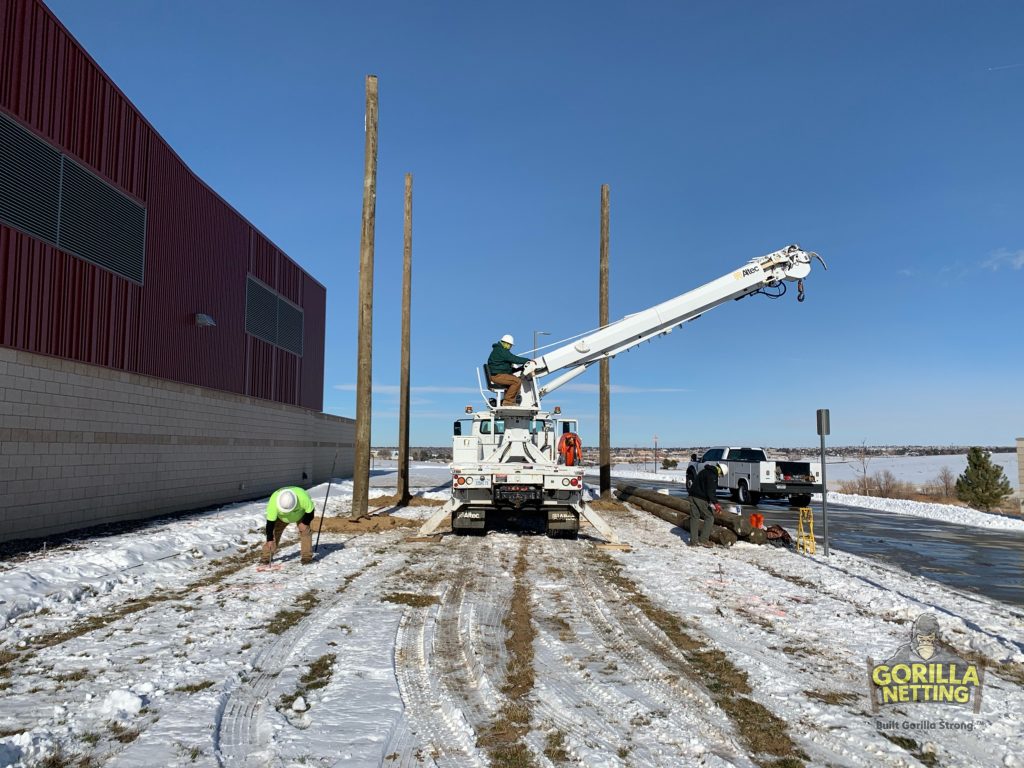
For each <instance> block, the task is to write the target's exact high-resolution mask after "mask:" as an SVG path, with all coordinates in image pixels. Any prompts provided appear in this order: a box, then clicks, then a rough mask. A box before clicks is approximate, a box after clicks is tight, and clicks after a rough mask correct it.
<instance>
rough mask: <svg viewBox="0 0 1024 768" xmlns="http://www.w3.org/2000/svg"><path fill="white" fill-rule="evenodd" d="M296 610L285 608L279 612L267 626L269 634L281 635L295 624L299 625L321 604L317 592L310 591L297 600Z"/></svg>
mask: <svg viewBox="0 0 1024 768" xmlns="http://www.w3.org/2000/svg"><path fill="white" fill-rule="evenodd" d="M295 604H296V606H297V607H295V608H284V609H282V610H280V611H278V612H277V613H276V614H275V615H274V618H272V619H271V620H270V623H269V624H268V625H267V632H270V633H271V634H272V635H280V634H282V633H283V632H285V631H287V630H288V629H289V628H290V627H291V626H293V625H294V624H298V623H299V622H300V621H302V620H303V619H304V618H306V616H308V615H309V614H310V613H312V612H313V609H314V608H316V607H317V606H318V605H319V604H320V598H319V597H317V594H316V590H314V589H310V590H308V591H306V592H303V593H302V594H301V595H299V596H298V597H297V598H295Z"/></svg>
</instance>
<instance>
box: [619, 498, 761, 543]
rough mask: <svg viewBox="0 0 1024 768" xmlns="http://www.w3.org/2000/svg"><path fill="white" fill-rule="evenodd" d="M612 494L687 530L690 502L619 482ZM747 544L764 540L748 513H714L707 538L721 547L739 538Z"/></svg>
mask: <svg viewBox="0 0 1024 768" xmlns="http://www.w3.org/2000/svg"><path fill="white" fill-rule="evenodd" d="M615 496H616V497H617V498H618V499H619V500H620V501H623V502H626V503H628V504H632V505H633V506H635V507H639V508H640V509H642V510H644V511H646V512H650V513H651V514H652V515H657V516H658V517H660V518H661V519H662V520H666V521H668V522H670V523H672V524H673V525H677V526H679V527H680V528H682V529H683V530H685V531H689V530H690V502H689V500H688V499H680V498H677V497H675V496H668V495H667V494H664V493H658V492H657V491H649V490H645V489H643V488H637V487H636V486H635V485H627V484H625V483H620V484H619V485H618V486H617V487H616V492H615ZM741 539H742V540H743V541H749V542H750V543H751V544H764V543H765V542H766V541H767V540H768V539H767V537H766V536H765V532H764V530H762V529H761V528H754V527H753V526H752V525H751V524H750V513H746V514H739V515H737V514H735V513H733V512H726V511H724V510H723V511H721V512H716V513H715V527H714V528H713V529H712V531H711V541H712V542H714V543H715V544H720V545H721V546H724V547H731V546H732V545H733V544H735V543H736V542H737V541H739V540H741Z"/></svg>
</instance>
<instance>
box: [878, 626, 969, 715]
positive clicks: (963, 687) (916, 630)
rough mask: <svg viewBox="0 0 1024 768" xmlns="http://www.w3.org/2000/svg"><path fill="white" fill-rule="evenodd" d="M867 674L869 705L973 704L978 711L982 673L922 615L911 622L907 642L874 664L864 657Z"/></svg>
mask: <svg viewBox="0 0 1024 768" xmlns="http://www.w3.org/2000/svg"><path fill="white" fill-rule="evenodd" d="M868 670H869V672H870V675H871V681H870V689H871V705H872V710H873V711H874V712H878V708H879V705H880V704H906V703H909V702H926V703H929V704H932V703H934V704H954V705H957V704H959V705H966V704H969V703H972V702H973V704H974V711H975V712H978V711H980V709H981V688H982V684H983V682H984V675H985V670H984V668H983V667H979V666H978V665H977V664H975V663H973V662H969V661H967V660H965V659H963V658H961V657H960V656H958V655H957V654H956V653H955V652H954V651H953V649H952V648H950V647H949V646H948V645H946V644H945V643H944V642H943V641H942V634H941V632H940V630H939V622H938V620H936V618H935V616H934V615H933V614H931V613H922V614H921V615H920V616H918V617H917V620H916V621H915V622H914V627H913V629H912V630H911V634H910V642H909V643H907V644H905V645H902V646H900V647H899V648H898V649H897V651H896V653H894V654H893V655H892V656H890V657H889V658H888V659H886V660H885V661H883V662H881V663H879V664H875V663H874V662H873V661H872V660H871V657H868Z"/></svg>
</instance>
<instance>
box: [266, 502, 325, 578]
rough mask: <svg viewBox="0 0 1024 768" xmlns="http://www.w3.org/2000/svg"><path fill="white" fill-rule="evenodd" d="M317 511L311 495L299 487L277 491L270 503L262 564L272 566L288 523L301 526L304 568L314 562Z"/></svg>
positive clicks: (300, 541) (300, 540)
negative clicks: (313, 524) (314, 532)
mask: <svg viewBox="0 0 1024 768" xmlns="http://www.w3.org/2000/svg"><path fill="white" fill-rule="evenodd" d="M315 509H316V507H315V506H314V504H313V500H312V499H311V498H309V494H308V493H306V492H305V491H304V490H302V489H301V488H299V487H297V486H288V487H287V488H278V489H277V490H276V491H274V492H273V493H272V494H271V495H270V501H268V502H267V542H266V544H264V545H263V553H262V555H261V556H260V561H261V562H263V563H269V562H270V558H271V557H272V556H273V554H274V552H275V551H276V550H277V548H278V546H280V544H281V534H282V533H284V529H285V528H287V527H288V524H289V523H296V524H298V526H299V553H300V560H301V562H302V563H303V564H304V565H305V564H306V563H311V562H313V530H312V529H311V528H310V527H309V526H310V524H311V523H312V522H313V513H314V511H315Z"/></svg>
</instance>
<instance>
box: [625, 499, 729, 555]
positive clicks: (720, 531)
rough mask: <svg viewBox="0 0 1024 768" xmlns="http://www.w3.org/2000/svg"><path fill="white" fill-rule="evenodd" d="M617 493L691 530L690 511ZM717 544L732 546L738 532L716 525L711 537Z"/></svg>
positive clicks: (638, 505)
mask: <svg viewBox="0 0 1024 768" xmlns="http://www.w3.org/2000/svg"><path fill="white" fill-rule="evenodd" d="M615 495H616V496H617V497H618V498H619V499H620V500H621V501H625V502H628V503H630V504H633V505H635V506H637V507H639V508H640V509H642V510H644V511H645V512H650V513H651V514H652V515H655V516H656V517H660V518H661V519H662V520H664V521H666V522H668V523H672V524H673V525H675V526H678V527H679V528H682V529H683V530H684V531H689V530H690V513H689V512H686V513H685V514H684V513H682V512H680V511H679V510H676V509H672V508H671V507H666V506H664V505H662V504H656V503H654V502H653V501H647V499H641V498H638V497H636V496H629V495H627V494H624V493H622V491H616V492H615ZM709 538H710V539H711V541H712V542H713V543H715V544H720V545H721V546H723V547H731V546H732V545H733V544H735V543H736V534H735V533H733V532H732V531H730V530H729V529H728V528H723V527H722V526H720V525H716V526H715V527H714V528H712V529H711V536H710V537H709Z"/></svg>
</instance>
